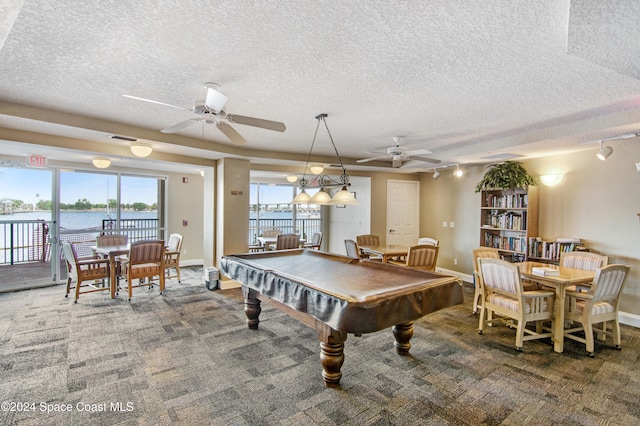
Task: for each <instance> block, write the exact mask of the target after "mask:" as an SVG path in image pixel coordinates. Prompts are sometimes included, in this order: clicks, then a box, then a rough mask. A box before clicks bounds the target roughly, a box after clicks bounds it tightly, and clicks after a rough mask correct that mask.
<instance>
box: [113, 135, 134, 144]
mask: <svg viewBox="0 0 640 426" xmlns="http://www.w3.org/2000/svg"><path fill="white" fill-rule="evenodd" d="M111 139H119V140H121V141H129V142H136V141H137V140H138V139H136V138H130V137H127V136H118V135H111Z"/></svg>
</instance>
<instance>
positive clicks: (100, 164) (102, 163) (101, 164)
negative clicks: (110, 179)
mask: <svg viewBox="0 0 640 426" xmlns="http://www.w3.org/2000/svg"><path fill="white" fill-rule="evenodd" d="M91 162H92V163H93V165H94V166H96V167H97V168H99V169H106V168H107V167H109V166H110V165H111V160H109V159H108V158H104V157H97V158H94V159H93V160H91Z"/></svg>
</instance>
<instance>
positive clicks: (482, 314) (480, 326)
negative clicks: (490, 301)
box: [478, 305, 486, 334]
mask: <svg viewBox="0 0 640 426" xmlns="http://www.w3.org/2000/svg"><path fill="white" fill-rule="evenodd" d="M485 315H486V309H485V307H484V306H482V305H481V306H480V319H479V320H478V334H482V331H483V329H484V318H485Z"/></svg>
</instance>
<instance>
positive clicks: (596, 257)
mask: <svg viewBox="0 0 640 426" xmlns="http://www.w3.org/2000/svg"><path fill="white" fill-rule="evenodd" d="M608 263H609V256H603V255H601V254H596V253H591V252H588V251H563V252H561V253H560V262H559V264H560V266H563V267H565V268H572V269H582V270H585V271H597V270H598V269H600V268H602V267H603V266H607V264H608ZM589 286H590V284H580V285H577V286H571V287H567V291H589Z"/></svg>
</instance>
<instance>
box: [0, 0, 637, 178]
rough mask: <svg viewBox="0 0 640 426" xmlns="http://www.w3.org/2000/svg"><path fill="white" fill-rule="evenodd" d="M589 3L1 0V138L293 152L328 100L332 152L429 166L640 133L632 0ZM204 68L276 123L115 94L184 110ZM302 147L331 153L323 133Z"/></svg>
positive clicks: (191, 151)
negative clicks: (406, 157)
mask: <svg viewBox="0 0 640 426" xmlns="http://www.w3.org/2000/svg"><path fill="white" fill-rule="evenodd" d="M603 4H604V2H601V1H598V0H582V1H577V0H576V1H568V0H564V1H561V0H537V1H535V2H532V1H530V0H520V1H517V0H516V1H506V0H484V1H464V2H462V1H459V2H452V1H449V0H442V1H420V2H418V1H407V0H396V1H370V0H349V1H347V0H342V1H335V0H334V1H322V0H319V1H318V0H314V1H306V0H305V1H301V0H283V1H278V2H274V1H269V0H252V1H248V0H236V1H233V2H228V1H184V0H181V1H162V2H149V1H140V2H120V1H105V0H101V1H94V0H84V1H82V2H78V1H71V0H58V1H49V0H24V1H11V0H0V15H1V16H4V18H2V20H1V21H0V42H2V41H3V44H2V45H1V46H0V138H2V139H4V140H7V141H9V140H18V139H23V138H25V136H24V135H25V134H26V132H36V133H47V134H52V135H58V136H64V137H76V138H81V139H83V140H89V141H94V142H98V144H91V148H90V149H88V150H87V152H86V153H85V155H89V156H90V155H91V154H92V153H93V152H99V151H101V150H102V148H101V144H104V145H105V146H107V145H113V144H114V143H115V142H114V141H113V140H112V139H110V138H109V135H111V134H114V133H117V134H126V135H128V136H133V137H136V138H140V139H145V140H148V141H151V142H152V143H153V144H154V148H155V152H167V153H171V152H174V153H180V154H182V155H192V156H196V157H201V158H212V159H214V158H220V157H221V156H223V155H237V156H244V157H249V158H252V161H254V162H273V161H274V159H275V160H277V159H278V158H279V157H283V156H287V155H289V153H293V154H297V156H293V157H290V158H292V159H297V160H300V161H304V159H306V153H307V152H308V150H309V147H310V144H311V140H312V138H313V134H314V131H315V128H316V120H315V119H314V117H315V116H316V115H318V114H319V113H327V114H329V116H328V118H327V123H328V125H329V128H330V130H331V134H332V135H333V138H334V140H335V142H336V145H337V147H338V150H339V151H340V154H341V155H342V156H343V157H345V158H346V162H347V163H353V161H354V160H355V159H359V158H365V157H371V156H372V155H371V154H370V153H371V152H374V151H379V150H384V149H385V148H386V147H388V146H392V145H393V144H394V141H393V137H394V136H405V137H406V139H405V141H404V142H403V145H405V146H406V147H407V148H409V149H428V150H430V151H431V152H432V154H431V155H429V156H430V157H435V158H438V159H441V160H442V161H443V164H455V163H461V164H464V163H471V162H486V161H489V160H488V159H490V158H496V157H495V156H499V155H503V154H513V155H516V156H523V157H527V156H543V155H551V154H553V153H562V152H571V151H575V150H583V149H595V148H596V146H594V145H589V144H580V142H586V141H592V140H597V139H602V138H610V137H614V136H616V135H620V134H627V133H640V54H639V53H640V52H639V49H640V43H639V41H640V30H639V28H640V5H639V3H638V2H637V1H634V0H626V1H625V0H620V1H615V2H606V6H604V5H603ZM206 82H216V83H218V84H220V86H221V88H222V89H221V90H222V91H223V92H224V93H225V94H226V95H227V96H229V101H228V102H227V104H226V106H225V109H226V110H227V112H228V113H236V114H241V115H248V116H253V117H259V118H265V119H270V120H276V121H282V122H284V123H285V124H286V126H287V130H286V131H285V132H284V133H279V132H273V131H269V130H264V129H258V128H254V127H249V126H244V125H235V124H234V125H233V126H234V128H235V129H236V130H237V131H238V132H240V133H241V134H242V135H243V136H244V137H245V138H246V139H247V140H248V144H247V145H245V146H243V147H240V148H239V147H236V146H234V145H233V144H232V143H231V142H230V141H229V140H228V139H226V138H225V136H224V135H223V134H222V133H221V132H220V131H219V130H218V129H216V127H215V126H213V125H205V124H202V123H198V124H196V125H194V126H191V127H188V128H186V129H184V130H182V131H180V132H179V134H177V135H168V134H163V133H160V132H159V130H161V129H164V128H166V127H169V126H171V125H173V124H176V123H178V122H181V121H183V120H187V119H190V118H198V116H196V115H195V114H194V113H192V112H188V111H184V110H180V109H177V108H170V107H167V106H162V105H157V104H152V103H148V102H141V101H136V100H132V99H129V98H126V97H123V96H122V95H125V94H127V95H132V96H138V97H142V98H147V99H152V100H156V101H160V102H164V103H168V104H172V105H176V106H180V107H185V108H191V107H192V106H193V105H194V104H195V103H196V102H197V101H202V100H203V99H204V97H205V94H206V89H205V87H204V83H206ZM7 129H12V130H17V131H18V133H17V134H18V135H19V137H17V138H13V139H12V138H10V137H8V136H7V135H14V134H16V133H15V132H8V131H7ZM26 138H27V139H28V137H26ZM631 141H633V143H637V142H638V140H637V138H636V139H632V140H631ZM619 143H630V141H629V140H626V139H625V140H624V142H619ZM9 146H12V145H10V144H5V147H6V149H7V150H8V147H9ZM2 151H3V150H2V149H0V154H2V153H3V152H2ZM103 151H104V152H107V153H109V152H110V150H109V148H105V149H104V150H103ZM274 152H275V154H274ZM314 153H318V154H323V155H327V156H330V155H332V153H333V149H332V147H331V145H330V143H329V141H328V138H327V137H326V132H324V133H322V132H320V133H319V136H318V141H317V142H316V147H315V149H314ZM65 155H69V153H66V154H65ZM492 156H494V157H492ZM147 161H149V160H147ZM636 161H637V159H636ZM381 164H386V163H371V164H367V165H369V166H375V165H381ZM419 167H421V168H429V167H433V165H431V164H428V163H419ZM417 170H420V169H417Z"/></svg>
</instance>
